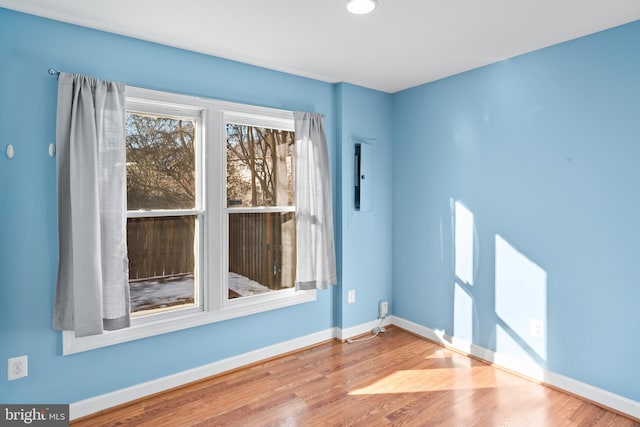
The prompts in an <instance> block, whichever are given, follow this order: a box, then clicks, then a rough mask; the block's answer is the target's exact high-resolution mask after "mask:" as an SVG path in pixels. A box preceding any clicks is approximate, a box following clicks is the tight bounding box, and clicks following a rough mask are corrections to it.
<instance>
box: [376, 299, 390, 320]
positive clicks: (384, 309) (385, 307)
mask: <svg viewBox="0 0 640 427" xmlns="http://www.w3.org/2000/svg"><path fill="white" fill-rule="evenodd" d="M388 313H389V303H388V302H387V301H380V302H379V303H378V319H384V318H385V317H387V314H388Z"/></svg>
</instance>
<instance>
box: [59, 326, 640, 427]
mask: <svg viewBox="0 0 640 427" xmlns="http://www.w3.org/2000/svg"><path fill="white" fill-rule="evenodd" d="M379 322H380V321H379V320H372V321H370V322H366V323H362V324H360V325H356V326H352V327H350V328H347V329H340V328H338V327H334V328H329V329H325V330H324V331H320V332H316V333H313V334H309V335H305V336H302V337H299V338H294V339H292V340H289V341H285V342H282V343H278V344H274V345H271V346H268V347H264V348H261V349H257V350H254V351H251V352H248V353H244V354H240V355H237V356H233V357H229V358H227V359H223V360H219V361H217V362H213V363H210V364H208V365H204V366H200V367H197V368H194V369H189V370H187V371H183V372H179V373H177V374H173V375H169V376H166V377H162V378H158V379H155V380H152V381H148V382H145V383H141V384H137V385H134V386H131V387H127V388H124V389H121V390H116V391H113V392H111V393H106V394H103V395H100V396H95V397H92V398H89V399H85V400H81V401H79V402H75V403H72V404H71V405H70V407H69V409H70V418H71V420H74V419H77V418H80V417H84V416H87V415H91V414H93V413H96V412H99V411H102V410H105V409H108V408H111V407H114V406H117V405H121V404H124V403H127V402H131V401H133V400H136V399H140V398H144V397H145V396H149V395H152V394H155V393H159V392H162V391H166V390H169V389H171V388H174V387H178V386H181V385H184V384H188V383H190V382H194V381H198V380H201V379H204V378H207V377H210V376H212V375H217V374H220V373H223V372H226V371H229V370H231V369H236V368H241V367H243V366H247V365H250V364H252V363H256V362H260V361H261V360H265V359H269V358H271V357H277V356H279V355H282V354H285V353H289V352H292V351H296V350H299V349H302V348H305V347H309V346H312V345H315V344H319V343H321V342H324V341H327V340H330V339H332V338H337V339H339V340H342V341H344V340H346V339H348V338H352V337H354V336H357V335H361V334H363V333H366V332H368V331H370V330H371V329H373V328H375V327H377V326H379V325H380V323H379ZM388 325H396V326H398V327H400V328H403V329H406V330H407V331H410V332H412V333H414V334H416V335H419V336H422V337H424V338H427V339H429V340H431V341H434V342H437V343H439V344H441V345H443V346H445V347H448V348H451V349H454V350H457V351H461V352H463V353H467V354H470V355H472V356H474V357H477V358H479V359H483V360H485V361H487V362H489V363H493V364H494V365H496V366H498V367H502V368H505V369H508V370H510V371H513V372H515V373H517V374H520V375H524V376H526V377H530V378H532V379H534V380H537V381H541V382H543V383H545V384H548V385H550V386H553V387H556V388H558V389H560V390H564V391H567V392H569V393H572V394H574V395H576V396H579V397H581V398H584V399H587V400H590V401H592V402H594V403H597V404H599V405H602V406H604V407H607V408H611V409H613V410H615V411H618V412H620V413H622V414H627V415H629V416H631V417H634V418H636V419H639V418H640V402H636V401H634V400H631V399H628V398H626V397H623V396H620V395H617V394H614V393H611V392H609V391H606V390H603V389H600V388H597V387H594V386H591V385H589V384H585V383H583V382H580V381H577V380H574V379H572V378H569V377H565V376H563V375H560V374H557V373H555V372H551V371H548V370H546V369H542V368H540V367H538V366H531V365H532V364H526V363H523V362H522V361H518V360H514V359H513V358H510V357H508V356H504V355H500V354H498V353H495V352H493V351H491V350H487V349H485V348H482V347H479V346H476V345H474V344H470V343H468V342H466V341H462V340H458V339H455V338H452V337H450V336H447V335H445V334H443V333H441V332H440V331H435V330H433V329H430V328H427V327H426V326H422V325H419V324H417V323H414V322H411V321H409V320H405V319H403V318H401V317H397V316H388V317H387V318H386V319H384V321H383V326H388ZM527 365H529V366H527Z"/></svg>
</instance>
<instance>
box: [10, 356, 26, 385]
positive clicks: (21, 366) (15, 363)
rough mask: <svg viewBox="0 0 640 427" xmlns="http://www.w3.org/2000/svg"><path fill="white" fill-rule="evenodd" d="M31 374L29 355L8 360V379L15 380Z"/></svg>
mask: <svg viewBox="0 0 640 427" xmlns="http://www.w3.org/2000/svg"><path fill="white" fill-rule="evenodd" d="M28 374H29V359H28V358H27V356H19V357H11V358H9V360H8V362H7V380H9V381H13V380H17V379H19V378H24V377H26V376H27V375H28Z"/></svg>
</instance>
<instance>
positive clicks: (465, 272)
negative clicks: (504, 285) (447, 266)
mask: <svg viewBox="0 0 640 427" xmlns="http://www.w3.org/2000/svg"><path fill="white" fill-rule="evenodd" d="M454 221H455V222H454V245H455V246H454V247H455V259H454V263H455V264H454V265H455V274H456V277H457V278H458V279H459V280H460V281H462V283H465V284H467V285H473V213H471V211H470V210H469V209H467V208H466V207H465V206H464V205H463V204H462V203H460V202H459V201H457V200H456V201H455V203H454Z"/></svg>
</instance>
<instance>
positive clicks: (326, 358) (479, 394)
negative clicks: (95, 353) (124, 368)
mask: <svg viewBox="0 0 640 427" xmlns="http://www.w3.org/2000/svg"><path fill="white" fill-rule="evenodd" d="M72 425H73V426H76V427H83V426H90V427H96V426H153V427H163V426H167V427H177V426H178V427H186V426H198V427H201V426H242V427H246V426H305V427H306V426H374V427H377V426H452V427H459V426H483V427H484V426H536V427H538V426H640V422H637V421H634V420H632V419H629V418H625V417H623V416H620V415H617V414H615V413H613V412H610V411H607V410H605V409H602V408H600V407H598V406H596V405H593V404H591V403H589V402H585V401H583V400H581V399H579V398H576V397H574V396H570V395H568V394H565V393H562V392H559V391H556V390H552V389H550V388H547V387H544V386H541V385H538V384H535V383H533V382H530V381H528V380H526V379H523V378H520V377H517V376H515V375H512V374H509V373H507V372H504V371H502V370H500V369H497V368H494V367H492V366H490V365H487V364H485V363H482V362H480V361H477V360H474V359H470V358H468V357H465V356H462V355H459V354H457V353H454V352H451V351H449V350H447V349H444V348H442V347H440V346H439V345H437V344H435V343H432V342H430V341H427V340H424V339H422V338H419V337H416V336H414V335H412V334H410V333H408V332H406V331H403V330H401V329H398V328H389V329H388V330H387V332H386V333H385V334H381V335H380V336H379V337H377V338H374V339H372V340H369V341H364V342H359V343H353V344H349V343H341V342H339V341H334V342H328V343H325V344H322V345H319V346H316V347H313V348H309V349H306V350H303V351H300V352H296V353H293V354H289V355H286V356H283V357H280V358H276V359H272V360H269V361H266V362H264V363H260V364H256V365H253V366H250V367H247V368H246V369H241V370H237V371H234V372H231V373H228V374H224V375H219V376H216V377H212V378H210V379H207V380H203V381H200V382H196V383H194V384H190V385H187V386H184V387H180V388H178V389H175V390H171V391H168V392H165V393H161V394H159V395H156V396H152V397H150V398H147V399H143V400H140V401H137V402H134V403H133V404H131V405H128V406H122V407H119V408H116V409H114V410H109V411H106V412H105V413H102V414H100V415H97V416H92V417H89V418H85V419H82V420H78V421H76V422H73V423H72Z"/></svg>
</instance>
